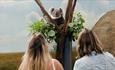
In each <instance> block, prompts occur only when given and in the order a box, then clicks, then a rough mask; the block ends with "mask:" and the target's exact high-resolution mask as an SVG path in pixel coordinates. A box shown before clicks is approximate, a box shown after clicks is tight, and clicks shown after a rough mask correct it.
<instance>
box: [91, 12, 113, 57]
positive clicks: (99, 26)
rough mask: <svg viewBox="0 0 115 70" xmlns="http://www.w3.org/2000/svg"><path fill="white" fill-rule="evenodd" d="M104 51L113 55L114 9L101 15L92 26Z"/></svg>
mask: <svg viewBox="0 0 115 70" xmlns="http://www.w3.org/2000/svg"><path fill="white" fill-rule="evenodd" d="M93 31H94V32H95V33H96V34H97V36H98V37H99V39H100V41H101V42H102V44H103V48H104V50H105V51H109V52H110V53H112V54H114V56H115V10H113V11H109V12H107V13H106V14H105V15H104V16H102V17H101V18H100V19H99V21H98V22H97V23H96V25H95V26H94V28H93Z"/></svg>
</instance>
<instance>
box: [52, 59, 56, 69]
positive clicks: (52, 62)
mask: <svg viewBox="0 0 115 70" xmlns="http://www.w3.org/2000/svg"><path fill="white" fill-rule="evenodd" d="M52 66H53V70H56V69H55V65H54V60H53V59H52Z"/></svg>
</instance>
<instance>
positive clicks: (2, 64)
mask: <svg viewBox="0 0 115 70" xmlns="http://www.w3.org/2000/svg"><path fill="white" fill-rule="evenodd" d="M22 55H23V53H2V54H0V70H17V69H18V67H19V65H20V63H21V57H22ZM51 55H52V56H53V57H55V53H51ZM72 58H73V59H72V60H73V63H74V61H75V53H74V54H73V56H72Z"/></svg>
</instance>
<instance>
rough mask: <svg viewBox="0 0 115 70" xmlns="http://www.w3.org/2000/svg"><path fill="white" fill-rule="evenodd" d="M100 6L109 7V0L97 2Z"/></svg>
mask: <svg viewBox="0 0 115 70" xmlns="http://www.w3.org/2000/svg"><path fill="white" fill-rule="evenodd" d="M99 2H100V3H101V4H102V5H109V3H110V0H99Z"/></svg>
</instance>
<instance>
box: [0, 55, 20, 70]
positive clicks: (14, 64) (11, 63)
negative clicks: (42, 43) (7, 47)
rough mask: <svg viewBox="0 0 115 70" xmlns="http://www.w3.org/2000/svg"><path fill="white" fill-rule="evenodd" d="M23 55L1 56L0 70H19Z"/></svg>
mask: <svg viewBox="0 0 115 70" xmlns="http://www.w3.org/2000/svg"><path fill="white" fill-rule="evenodd" d="M21 56H22V53H5V54H0V70H17V68H18V66H19V64H20V61H21Z"/></svg>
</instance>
